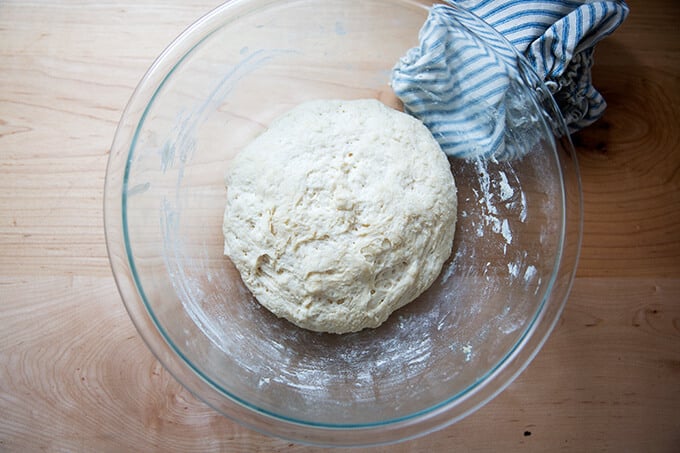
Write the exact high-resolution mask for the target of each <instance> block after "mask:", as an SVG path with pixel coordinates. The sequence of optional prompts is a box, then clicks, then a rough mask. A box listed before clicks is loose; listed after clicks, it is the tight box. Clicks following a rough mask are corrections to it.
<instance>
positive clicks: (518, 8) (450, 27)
mask: <svg viewBox="0 0 680 453" xmlns="http://www.w3.org/2000/svg"><path fill="white" fill-rule="evenodd" d="M449 3H450V4H451V5H452V6H447V5H434V6H432V8H431V9H430V14H429V16H428V18H427V20H426V22H425V24H424V25H423V27H422V29H421V30H420V33H419V40H420V45H419V46H418V47H415V48H413V49H411V50H409V51H408V53H407V54H406V55H405V56H404V57H402V58H401V60H400V61H399V62H398V63H397V65H396V66H395V68H394V70H393V71H392V80H391V85H392V88H393V90H394V92H395V94H396V95H397V96H398V97H399V98H400V99H401V101H402V102H403V103H404V110H405V111H406V112H408V113H410V114H412V115H414V116H415V117H417V118H419V119H421V120H422V121H423V123H425V125H426V126H428V128H430V131H431V132H432V134H433V135H434V136H435V138H436V139H437V140H438V141H439V143H440V145H441V147H442V149H443V150H444V152H446V153H447V154H448V155H450V156H455V157H462V158H477V157H485V158H491V157H493V158H495V159H498V160H508V159H512V158H516V157H518V156H521V155H522V154H523V153H525V152H526V151H527V150H528V149H530V148H531V147H532V146H533V145H535V144H536V143H537V141H538V140H540V128H539V127H537V126H536V125H537V123H536V121H539V119H538V118H537V116H536V115H535V114H533V113H532V112H536V107H535V104H533V102H534V101H533V100H532V99H531V97H532V96H529V95H527V93H526V90H527V89H531V88H530V87H529V85H528V84H527V83H525V80H526V75H525V74H523V72H522V66H521V63H518V59H517V56H516V54H515V52H514V51H513V49H512V47H510V46H508V44H507V42H506V41H505V40H504V39H503V38H501V37H500V36H499V35H498V34H497V33H495V32H494V30H493V29H495V30H496V31H498V32H500V34H501V35H503V37H504V38H505V39H507V41H509V42H510V43H511V44H512V45H513V46H514V48H515V49H516V51H517V52H518V53H520V54H523V55H524V56H525V57H526V60H527V61H528V63H529V64H530V65H531V66H532V67H533V69H534V71H535V72H536V74H537V75H538V77H539V78H540V79H541V80H542V81H543V82H545V85H546V87H547V88H548V89H549V90H550V92H551V94H552V96H553V98H554V99H555V101H556V103H557V105H558V106H559V108H560V110H561V111H562V115H563V116H564V118H565V120H566V123H567V125H568V127H569V131H570V132H573V131H576V130H578V129H581V128H583V127H585V126H588V125H590V124H591V123H593V122H594V121H595V120H597V119H598V118H599V117H600V116H601V115H602V114H603V112H604V109H605V107H606V104H605V101H604V99H603V98H602V95H600V93H598V91H597V90H596V89H595V88H594V87H593V85H592V83H591V75H590V68H591V66H592V61H593V49H594V46H595V44H596V43H597V42H598V41H600V40H601V39H602V38H604V37H605V36H607V35H609V34H610V33H612V32H613V31H614V30H615V29H616V28H617V27H618V26H619V25H621V23H622V22H623V20H624V19H625V18H626V16H627V15H628V7H627V6H626V4H625V3H624V2H623V1H617V0H611V1H601V0H592V1H591V0H458V1H455V2H449ZM470 13H472V14H470ZM478 17H481V18H482V19H484V22H486V23H484V22H482V21H479V20H478ZM487 24H488V25H490V26H491V27H493V29H491V28H490V27H489V26H488V25H487Z"/></svg>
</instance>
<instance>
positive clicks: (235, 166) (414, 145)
mask: <svg viewBox="0 0 680 453" xmlns="http://www.w3.org/2000/svg"><path fill="white" fill-rule="evenodd" d="M226 185H227V204H226V209H225V214H224V228H223V231H224V238H225V246H224V253H225V254H226V255H227V256H229V257H230V258H231V260H232V261H233V263H234V265H235V266H236V268H237V269H238V271H239V272H240V273H241V278H242V279H243V281H244V283H245V284H246V286H247V287H248V288H249V289H250V291H251V292H252V293H253V295H254V296H255V297H256V298H257V300H258V301H259V302H260V304H262V305H263V306H265V307H266V308H267V309H269V310H270V311H271V312H273V313H274V314H275V315H277V316H279V317H283V318H286V319H288V320H289V321H291V322H292V323H294V324H296V325H297V326H299V327H303V328H305V329H310V330H314V331H319V332H332V333H346V332H354V331H359V330H361V329H364V328H367V327H377V326H379V325H380V324H382V323H383V322H384V321H385V320H386V319H387V317H388V316H389V315H390V314H391V313H392V312H393V311H395V310H396V309H398V308H400V307H402V306H404V305H406V304H407V303H409V302H411V301H412V300H413V299H415V298H416V297H417V296H418V295H420V294H421V293H422V292H423V291H425V290H426V289H427V288H428V287H429V286H430V285H431V284H432V282H433V281H434V279H435V278H436V277H437V275H438V274H439V272H440V271H441V267H442V265H443V263H444V262H445V261H446V259H447V258H448V257H449V255H450V254H451V247H452V243H453V235H454V231H455V224H456V203H457V202H456V187H455V184H454V180H453V176H452V174H451V170H450V167H449V162H448V160H447V158H446V156H445V155H444V153H443V152H442V151H441V148H440V147H439V145H438V144H437V142H436V140H435V139H434V138H433V137H432V134H431V133H430V132H429V130H428V129H427V128H426V127H425V126H424V125H423V124H422V123H421V122H420V121H418V120H417V119H415V118H413V117H411V116H409V115H406V114H404V113H401V112H398V111H396V110H393V109H390V108H388V107H386V106H385V105H383V104H381V103H380V102H378V101H376V100H356V101H313V102H308V103H304V104H301V105H300V106H298V107H296V108H294V109H293V110H291V111H289V112H288V113H286V114H284V115H283V116H282V117H280V118H279V119H277V120H276V121H275V122H274V123H273V124H272V125H271V127H270V128H269V129H268V130H267V131H265V132H264V133H262V134H261V135H260V136H259V137H257V138H256V139H255V140H254V141H253V142H252V143H250V144H249V145H248V146H247V147H245V148H244V149H243V150H242V151H241V152H240V153H239V154H238V155H237V156H236V158H235V159H234V161H233V162H232V166H231V167H230V170H229V172H228V174H227V177H226Z"/></svg>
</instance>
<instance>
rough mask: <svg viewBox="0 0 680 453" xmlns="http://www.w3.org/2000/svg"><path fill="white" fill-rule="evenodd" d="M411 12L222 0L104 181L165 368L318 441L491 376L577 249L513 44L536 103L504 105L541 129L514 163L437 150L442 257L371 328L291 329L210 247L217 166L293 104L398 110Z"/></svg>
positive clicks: (399, 423)
mask: <svg viewBox="0 0 680 453" xmlns="http://www.w3.org/2000/svg"><path fill="white" fill-rule="evenodd" d="M428 6H429V4H427V3H424V2H419V1H413V0H397V1H395V0H370V1H368V0H297V1H289V2H281V1H270V0H236V1H232V2H229V3H227V4H225V5H223V6H221V7H219V8H217V9H216V10H214V11H212V12H211V13H209V14H207V15H206V16H205V17H203V18H202V19H201V20H199V21H198V22H197V23H195V24H194V25H192V26H191V27H190V28H189V29H188V30H186V32H184V33H183V34H182V35H181V36H180V37H179V38H178V39H177V40H176V41H175V42H173V43H172V44H171V45H170V46H169V47H168V48H167V49H166V50H165V52H164V53H163V54H162V55H161V56H160V57H159V58H158V60H157V61H156V62H155V63H154V64H153V66H152V67H151V69H150V70H149V71H148V73H147V74H146V75H145V76H144V78H143V80H142V81H141V83H140V84H139V86H138V88H137V90H136V91H135V92H134V95H133V96H132V99H131V100H130V102H129V105H128V106H127V108H126V110H125V112H124V114H123V117H122V119H121V121H120V125H119V127H118V130H117V132H116V136H115V140H114V143H113V147H112V150H111V156H110V160H109V166H108V170H107V177H106V188H105V225H106V238H107V244H108V250H109V256H110V261H111V266H112V268H113V271H114V275H115V278H116V281H117V283H118V287H119V290H120V293H121V295H122V297H123V300H124V302H125V305H126V307H127V310H128V311H129V313H130V316H131V318H132V320H133V322H134V324H135V326H136V327H137V329H138V331H139V333H140V334H141V335H142V337H143V338H144V340H145V341H146V342H147V344H148V346H149V348H150V349H151V350H152V351H153V352H154V354H155V355H156V356H157V357H158V359H159V360H160V361H161V362H162V363H163V365H164V366H165V367H166V368H167V369H168V370H169V371H170V372H171V373H172V374H173V375H174V376H175V377H176V378H177V379H178V380H179V381H180V382H182V384H183V385H184V386H186V387H187V388H188V389H189V390H190V391H192V392H193V393H194V394H195V395H197V396H198V397H199V398H201V399H202V400H203V401H205V402H206V403H208V404H209V405H211V406H212V407H213V408H215V409H216V410H218V411H219V412H221V413H222V414H224V415H226V416H228V417H230V418H232V419H234V420H237V421H239V422H240V423H242V424H244V425H246V426H249V427H251V428H254V429H256V430H259V431H262V432H265V433H269V434H272V435H276V436H281V437H284V438H288V439H292V440H296V441H300V442H307V443H313V444H325V445H367V444H378V443H387V442H394V441H397V440H403V439H407V438H411V437H415V436H418V435H422V434H425V433H428V432H431V431H433V430H435V429H438V428H441V427H443V426H445V425H447V424H450V423H453V422H455V421H457V420H459V419H461V418H462V417H464V416H466V415H467V414H469V413H470V412H472V411H473V410H475V409H477V408H479V407H480V406H481V405H482V404H484V403H485V402H487V401H488V400H490V399H491V398H492V397H494V396H495V395H496V394H498V393H499V392H500V391H501V390H502V389H503V388H505V387H506V386H507V385H508V384H509V383H510V382H511V381H512V380H513V379H514V378H515V377H516V376H517V375H518V374H519V373H520V372H521V371H522V370H523V369H524V367H526V366H527V364H528V363H529V361H530V360H531V359H532V357H533V356H534V355H535V354H536V352H537V351H538V349H539V348H540V347H541V345H542V344H543V342H544V341H545V339H546V338H547V336H548V334H549V333H550V331H551V329H552V328H553V326H554V325H555V323H556V321H557V319H558V317H559V315H560V312H561V310H562V308H563V306H564V303H565V300H566V297H567V294H568V292H569V289H570V285H571V282H572V279H573V275H574V271H575V267H576V262H577V256H578V250H579V245H580V237H581V190H580V181H579V176H578V171H577V165H576V159H575V155H574V152H573V148H572V146H571V144H570V142H569V139H568V135H567V134H566V128H565V126H564V123H563V120H562V118H561V116H560V114H559V112H558V110H557V109H556V107H555V105H554V103H553V100H552V98H551V97H550V96H549V95H545V94H542V93H547V91H546V90H545V88H544V87H543V86H542V85H541V83H540V81H539V80H538V79H537V77H536V75H535V74H534V73H533V72H532V71H531V69H530V68H529V66H528V65H527V64H526V63H525V61H524V60H523V59H522V58H521V57H519V56H518V57H517V65H518V68H519V73H520V74H521V76H522V80H521V82H522V86H523V87H524V91H525V93H524V94H523V96H526V98H525V99H527V100H528V104H529V105H530V107H529V108H530V109H533V110H534V111H533V112H526V111H524V112H515V113H514V114H531V115H533V116H534V117H536V118H540V120H539V121H538V123H537V126H536V127H537V128H536V129H535V131H534V132H538V134H539V136H540V137H541V139H540V140H539V142H538V144H537V145H536V146H533V147H532V148H531V149H527V150H526V155H525V156H524V157H522V158H521V159H516V160H512V161H508V162H496V161H493V160H470V161H465V160H451V169H452V171H453V173H454V176H455V178H456V182H457V185H458V188H459V207H458V209H459V211H458V218H459V220H458V226H457V232H456V238H455V243H454V253H453V255H452V257H451V259H450V260H449V262H447V263H446V264H445V266H444V269H443V271H442V274H441V275H440V277H439V278H438V279H437V280H436V282H435V283H434V284H433V285H432V287H431V288H430V289H429V290H428V291H427V292H426V293H425V294H423V295H422V296H421V297H419V298H418V299H417V300H416V301H414V302H413V303H411V304H410V305H408V306H406V307H404V308H403V309H401V310H399V311H397V312H396V313H394V314H393V315H392V316H391V317H390V319H389V320H388V321H387V322H386V323H385V324H384V325H383V326H381V327H380V328H378V329H374V330H365V331H362V332H359V333H354V334H348V335H341V336H338V335H329V334H319V333H313V332H308V331H304V330H301V329H299V328H297V327H295V326H293V325H291V324H289V323H288V322H287V321H284V320H281V319H277V318H276V317H274V316H273V315H271V314H270V313H269V312H268V311H267V310H265V309H264V308H262V307H261V306H259V305H258V303H257V302H256V301H255V300H254V299H253V297H252V296H251V294H250V293H249V292H248V290H247V289H246V288H245V287H244V285H243V283H242V282H241V280H240V278H239V275H238V273H237V271H236V270H235V269H234V267H233V265H232V264H231V262H230V261H229V259H227V258H226V257H224V256H223V254H222V250H223V237H222V231H221V223H222V215H223V209H224V203H225V188H224V174H225V170H226V168H227V166H228V164H229V161H230V159H232V158H233V156H234V155H235V154H236V153H237V152H238V151H239V150H240V149H241V148H242V147H243V146H244V145H246V144H247V143H249V142H250V141H251V140H252V139H253V138H254V137H255V136H257V134H259V133H261V132H262V131H263V130H264V129H265V128H266V127H267V125H268V124H269V123H270V121H272V119H274V118H276V117H277V116H279V115H280V114H282V113H283V112H285V111H287V110H289V109H290V108H292V107H294V106H296V105H298V104H299V103H301V102H304V101H307V100H312V99H355V98H377V99H380V100H382V101H383V102H385V103H387V104H388V105H394V106H396V105H397V103H395V101H394V96H393V94H392V92H391V89H390V87H389V85H388V82H389V77H390V70H391V68H392V67H393V66H394V64H395V63H396V62H397V61H398V60H399V58H400V57H401V56H402V55H403V54H404V53H405V52H406V51H407V50H408V49H409V48H411V47H413V46H415V45H416V44H417V39H418V38H417V36H418V30H419V29H420V27H421V26H422V24H423V22H424V20H425V18H426V16H427V7H428ZM452 8H454V11H455V14H456V15H458V16H459V17H460V18H463V19H465V20H464V21H461V23H459V24H455V25H456V26H459V27H464V26H465V25H464V22H467V23H469V21H470V20H476V19H474V18H472V17H471V16H470V15H469V14H468V13H466V12H465V11H463V10H459V9H457V8H455V7H454V6H452ZM469 32H471V33H472V32H473V31H472V30H469ZM508 46H510V45H509V44H508ZM510 111H511V112H512V110H510ZM511 114H512V113H511ZM510 132H512V131H510ZM285 177H286V175H281V178H282V179H283V178H285ZM376 177H379V176H376Z"/></svg>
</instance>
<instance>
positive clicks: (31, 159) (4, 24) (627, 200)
mask: <svg viewBox="0 0 680 453" xmlns="http://www.w3.org/2000/svg"><path fill="white" fill-rule="evenodd" d="M218 3H219V2H218V1H217V0H213V1H208V0H202V1H191V2H190V1H180V0H170V1H163V2H161V1H158V0H141V1H137V2H119V1H112V0H104V1H96V2H95V1H76V0H71V1H53V0H44V1H40V2H32V1H23V0H14V1H8V0H4V1H1V2H0V451H22V452H23V451H44V450H47V451H208V452H212V451H243V452H259V451H262V452H264V451H279V452H303V451H305V452H306V451H313V450H314V449H311V448H308V447H304V446H300V445H296V444H292V443H289V442H286V441H282V440H278V439H272V438H269V437H266V436H263V435H260V434H258V433H255V432H252V431H249V430H247V429H245V428H242V427H240V426H239V425H237V424H235V423H233V422H231V421H229V420H227V419H225V418H223V417H221V416H219V415H218V414H216V413H215V412H213V411H212V410H211V409H210V408H208V407H207V406H206V405H205V404H203V403H201V402H200V401H198V400H196V399H195V398H194V397H192V395H191V394H189V393H188V392H187V391H186V390H184V389H183V388H182V387H181V386H180V385H179V384H178V383H177V382H176V381H175V380H174V379H173V378H172V377H171V376H170V375H169V374H168V373H167V372H166V371H165V370H164V369H163V368H162V367H161V366H160V365H159V363H158V362H157V361H156V360H155V359H154V357H153V356H152V354H151V353H150V352H149V351H148V349H147V348H146V346H145V345H144V343H143V342H142V340H141V338H140V337H139V335H138V334H137V332H136V331H135V329H134V327H133V325H132V323H131V322H130V320H129V318H128V316H127V313H126V312H125V310H124V307H123V304H122V302H121V300H120V297H119V295H118V292H117V290H116V286H115V284H114V281H113V278H112V275H111V272H110V269H109V264H108V260H107V256H106V247H105V240H104V230H103V219H102V192H103V186H104V175H105V167H106V162H107V157H108V152H109V148H110V143H111V140H112V137H113V134H114V131H115V127H116V123H117V121H118V119H119V118H120V115H121V112H122V109H123V108H124V106H125V104H126V102H127V100H128V99H129V97H130V95H131V94H132V90H133V89H134V87H135V85H136V84H137V82H138V81H139V79H140V78H141V76H142V75H143V73H144V72H145V70H146V69H147V68H148V67H149V65H150V64H151V62H152V61H153V59H154V58H155V57H156V56H157V55H158V54H159V53H160V52H161V51H162V49H163V48H164V47H165V45H167V44H168V43H169V42H170V41H171V40H172V39H173V38H174V37H175V36H176V35H178V34H179V33H180V32H181V31H182V30H183V29H184V28H185V27H186V26H188V25H189V24H190V23H191V22H193V21H194V20H195V19H197V18H198V17H200V16H201V15H202V14H204V13H205V12H207V11H208V10H210V9H212V8H213V7H215V6H217V4H218ZM629 5H630V7H631V11H632V12H631V15H630V17H629V19H628V20H627V22H626V23H625V24H624V25H623V26H622V27H621V28H620V29H619V30H618V31H617V32H616V33H615V35H613V36H612V37H610V38H608V39H607V40H605V41H604V42H603V43H601V44H600V46H599V48H598V51H597V54H596V65H595V68H594V73H593V77H594V82H595V85H596V86H597V87H598V88H599V89H600V90H601V91H602V92H603V94H604V95H605V97H606V99H607V101H608V103H609V109H608V110H607V113H606V115H605V117H604V118H603V119H602V120H601V121H599V122H598V123H596V124H595V125H594V126H592V127H590V128H588V129H587V130H585V131H582V132H581V133H579V134H577V135H576V136H575V137H574V142H575V144H576V147H577V151H578V156H579V159H580V168H581V172H582V179H583V189H584V202H585V205H584V211H585V223H584V239H583V248H582V254H581V261H580V265H579V268H578V272H577V278H576V282H575V285H574V289H573V292H572V294H571V296H570V298H569V301H568V304H567V307H566V310H565V312H564V314H563V316H562V318H561V320H560V323H559V325H558V327H557V328H556V330H555V331H554V333H553V335H552V336H551V337H550V339H549V340H548V342H547V343H546V345H545V346H544V348H543V349H542V351H541V352H540V354H539V355H538V357H537V358H536V359H535V360H534V361H533V362H532V364H531V365H530V366H529V368H528V369H527V370H526V371H525V372H524V373H523V374H522V375H521V376H520V377H519V378H518V379H517V380H516V381H515V382H514V383H513V384H512V385H511V386H510V387H509V388H508V389H507V390H505V391H504V392H503V393H502V394H501V395H500V396H498V397H497V398H496V399H494V400H493V401H492V402H490V403H489V404H487V405H486V406H485V407H483V408H482V409H480V410H479V411H477V412H475V413H474V414H472V415H471V416H469V417H467V418H466V419H464V420H463V421H461V422H459V423H457V424H455V425H453V426H451V427H449V428H447V429H444V430H441V431H439V432H437V433H434V434H431V435H429V436H426V437H423V438H420V439H416V440H413V441H409V442H405V443H402V444H398V445H396V446H392V447H383V448H375V449H367V451H384V452H387V451H390V452H392V451H396V452H407V451H423V452H432V451H472V452H478V451H536V452H545V451H558V450H564V451H577V452H590V451H616V452H619V451H631V452H638V451H639V452H648V451H649V452H651V451H668V452H677V451H680V127H679V125H680V124H679V118H680V33H679V32H678V29H679V27H678V24H679V23H680V2H678V1H677V0H647V1H642V0H630V1H629Z"/></svg>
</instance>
